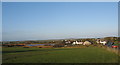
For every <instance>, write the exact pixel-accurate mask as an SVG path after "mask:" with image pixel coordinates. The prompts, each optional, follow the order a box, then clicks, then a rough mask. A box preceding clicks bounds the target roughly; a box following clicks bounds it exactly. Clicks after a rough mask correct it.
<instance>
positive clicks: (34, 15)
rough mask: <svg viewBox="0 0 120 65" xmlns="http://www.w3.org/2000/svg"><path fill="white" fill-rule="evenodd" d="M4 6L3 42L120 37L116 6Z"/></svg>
mask: <svg viewBox="0 0 120 65" xmlns="http://www.w3.org/2000/svg"><path fill="white" fill-rule="evenodd" d="M2 5H3V7H2V8H3V9H2V11H3V40H43V39H61V38H86V37H95V38H96V37H106V36H117V35H118V3H117V2H93V3H92V2H28V3H27V2H11V3H10V2H9V3H7V2H6V3H5V2H4V3H2Z"/></svg>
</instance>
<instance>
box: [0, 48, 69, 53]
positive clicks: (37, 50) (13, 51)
mask: <svg viewBox="0 0 120 65" xmlns="http://www.w3.org/2000/svg"><path fill="white" fill-rule="evenodd" d="M56 50H57V51H58V50H70V49H39V50H38V49H37V50H19V51H12V50H11V51H2V53H3V54H4V53H17V52H32V51H56Z"/></svg>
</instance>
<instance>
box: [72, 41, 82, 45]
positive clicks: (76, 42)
mask: <svg viewBox="0 0 120 65" xmlns="http://www.w3.org/2000/svg"><path fill="white" fill-rule="evenodd" d="M75 44H83V42H78V41H75V42H73V43H72V45H75Z"/></svg>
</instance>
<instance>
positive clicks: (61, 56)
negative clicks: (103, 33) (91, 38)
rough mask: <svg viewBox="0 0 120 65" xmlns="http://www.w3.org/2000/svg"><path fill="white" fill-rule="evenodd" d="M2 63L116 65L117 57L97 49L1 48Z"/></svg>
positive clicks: (104, 50)
mask: <svg viewBox="0 0 120 65" xmlns="http://www.w3.org/2000/svg"><path fill="white" fill-rule="evenodd" d="M2 59H3V63H117V62H118V56H117V55H116V54H115V53H113V52H110V51H107V50H106V49H103V48H98V47H86V48H22V47H13V48H3V58H2Z"/></svg>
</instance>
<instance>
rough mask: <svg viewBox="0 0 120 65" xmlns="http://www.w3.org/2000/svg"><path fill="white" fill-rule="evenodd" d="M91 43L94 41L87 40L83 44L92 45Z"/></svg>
mask: <svg viewBox="0 0 120 65" xmlns="http://www.w3.org/2000/svg"><path fill="white" fill-rule="evenodd" d="M90 44H92V43H91V42H89V41H85V42H84V43H83V45H90Z"/></svg>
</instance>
